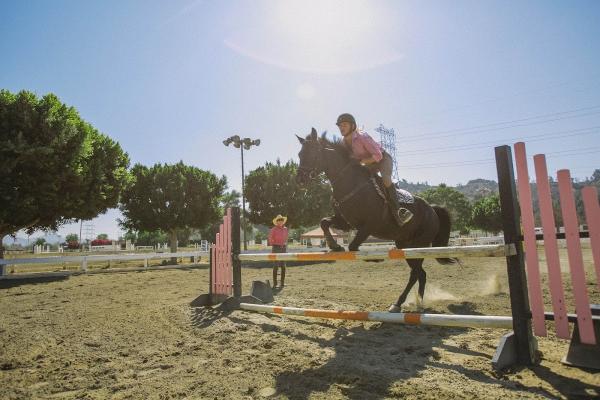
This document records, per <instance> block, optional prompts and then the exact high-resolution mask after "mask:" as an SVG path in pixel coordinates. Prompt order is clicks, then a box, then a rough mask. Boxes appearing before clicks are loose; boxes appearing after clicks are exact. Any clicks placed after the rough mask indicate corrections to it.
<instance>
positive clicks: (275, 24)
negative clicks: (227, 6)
mask: <svg viewBox="0 0 600 400" xmlns="http://www.w3.org/2000/svg"><path fill="white" fill-rule="evenodd" d="M378 4H381V3H378V2H369V1H363V0H327V1H317V0H302V1H298V0H287V1H277V2H273V3H271V4H270V6H269V7H268V9H267V13H266V15H265V16H264V18H261V19H260V20H256V21H253V27H252V28H250V29H245V30H244V32H235V33H234V34H232V36H231V37H229V38H227V39H226V40H225V43H226V45H227V46H229V47H230V48H231V49H233V50H234V51H236V52H238V53H240V54H243V55H245V56H248V57H250V58H253V59H255V60H257V61H260V62H263V63H266V64H270V65H276V66H279V67H282V68H286V69H292V70H298V71H304V72H317V73H339V72H348V71H356V70H363V69H368V68H372V67H375V66H378V65H384V64H388V63H390V62H394V61H397V60H398V59H400V54H399V53H398V52H397V51H395V50H394V49H393V47H392V46H391V45H390V41H389V40H387V39H388V38H386V37H384V35H382V34H381V32H380V30H378V29H377V25H378V24H381V23H383V19H384V18H385V15H384V13H383V12H382V10H381V9H379V8H378Z"/></svg>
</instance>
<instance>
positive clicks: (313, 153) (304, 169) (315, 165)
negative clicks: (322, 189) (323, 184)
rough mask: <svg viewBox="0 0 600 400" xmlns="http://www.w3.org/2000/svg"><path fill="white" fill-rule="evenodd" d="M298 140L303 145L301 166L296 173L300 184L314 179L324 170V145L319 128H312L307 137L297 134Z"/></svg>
mask: <svg viewBox="0 0 600 400" xmlns="http://www.w3.org/2000/svg"><path fill="white" fill-rule="evenodd" d="M296 137H297V138H298V141H299V142H300V144H301V145H302V149H300V153H298V157H299V158H300V166H299V167H298V173H297V174H296V182H298V183H299V184H300V185H303V184H305V183H306V182H308V180H309V179H314V178H316V177H317V175H319V174H320V173H321V172H323V165H322V164H323V163H322V153H323V147H322V145H321V143H320V142H319V136H318V135H317V130H316V129H315V128H312V131H311V132H310V134H309V135H308V136H307V137H306V138H305V139H303V138H301V137H300V136H298V135H296Z"/></svg>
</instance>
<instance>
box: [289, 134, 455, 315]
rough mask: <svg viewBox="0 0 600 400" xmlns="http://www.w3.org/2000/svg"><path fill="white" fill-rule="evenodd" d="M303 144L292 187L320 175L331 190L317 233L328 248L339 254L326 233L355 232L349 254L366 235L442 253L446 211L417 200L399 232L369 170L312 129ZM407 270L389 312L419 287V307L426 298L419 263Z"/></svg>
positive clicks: (446, 233)
mask: <svg viewBox="0 0 600 400" xmlns="http://www.w3.org/2000/svg"><path fill="white" fill-rule="evenodd" d="M297 137H298V140H299V141H300V143H301V144H302V149H301V150H300V153H299V154H298V156H299V157H300V166H299V168H298V174H297V176H296V181H297V182H298V183H299V184H303V183H306V182H307V181H308V179H312V178H315V177H316V176H317V175H319V174H320V173H321V172H324V173H325V175H326V176H327V178H328V179H329V182H331V186H332V188H333V203H334V210H335V215H334V216H332V217H327V218H323V219H322V220H321V228H323V232H324V233H325V239H326V241H327V245H328V246H329V248H330V249H331V250H333V251H343V250H344V248H343V247H341V246H340V245H338V244H337V243H336V242H335V240H334V239H333V237H332V236H331V232H330V231H329V228H330V227H334V228H338V229H342V230H344V231H348V230H350V229H353V228H354V229H356V230H357V232H356V236H355V237H354V239H353V240H352V241H351V242H350V245H349V246H348V250H350V251H357V250H358V247H359V246H360V245H361V243H363V242H364V241H365V240H366V239H367V237H369V235H373V236H375V237H377V238H380V239H384V240H393V241H394V242H395V244H396V247H397V248H399V249H401V248H408V247H430V246H432V245H433V246H435V247H445V246H447V245H448V239H449V237H450V215H449V214H448V210H446V209H445V208H442V207H438V206H430V205H429V204H427V202H426V201H425V200H423V199H421V198H419V197H417V196H415V197H414V203H412V204H406V205H403V206H405V207H407V208H409V209H410V211H412V212H413V214H414V217H413V218H412V220H411V221H410V222H408V223H407V224H406V225H404V226H402V227H398V225H397V224H396V222H395V220H394V218H393V216H392V215H391V213H390V211H389V208H388V206H387V203H386V201H385V200H384V196H382V194H381V191H378V189H377V188H376V187H375V185H373V183H372V175H371V173H370V172H369V170H368V169H367V168H365V167H363V166H362V165H360V163H359V162H358V161H357V160H355V159H353V158H351V157H350V154H349V152H348V150H347V149H346V147H345V145H344V144H343V142H341V141H330V140H328V139H327V138H326V136H325V135H323V136H321V137H319V136H318V135H317V131H316V130H315V129H314V128H313V129H312V132H311V133H310V134H309V135H308V136H307V137H306V138H305V139H302V138H301V137H299V136H297ZM437 261H438V262H439V263H441V264H452V263H454V262H455V260H454V259H450V258H438V259H437ZM407 262H408V265H409V266H410V269H411V271H410V278H409V280H408V283H407V285H406V288H405V289H404V291H403V292H402V294H401V295H400V297H399V298H398V301H397V302H396V303H395V304H393V305H392V306H391V307H390V312H399V311H400V309H401V306H402V304H403V303H404V302H405V301H406V296H407V295H408V293H409V292H410V290H411V289H412V287H413V286H414V284H415V282H417V280H418V281H419V299H417V301H418V303H419V304H418V305H419V306H420V301H421V300H422V298H423V295H424V293H425V283H426V280H427V276H426V274H425V270H424V269H423V259H422V258H420V259H410V260H407Z"/></svg>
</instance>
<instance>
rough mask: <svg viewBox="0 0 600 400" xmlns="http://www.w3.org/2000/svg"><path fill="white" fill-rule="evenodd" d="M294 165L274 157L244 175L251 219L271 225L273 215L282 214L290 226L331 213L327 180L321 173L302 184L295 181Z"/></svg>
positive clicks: (256, 222) (311, 221)
mask: <svg viewBox="0 0 600 400" xmlns="http://www.w3.org/2000/svg"><path fill="white" fill-rule="evenodd" d="M297 169H298V165H297V164H296V163H295V162H293V161H288V162H287V163H286V164H284V165H281V162H280V161H279V160H277V162H276V163H275V164H273V163H270V162H268V163H266V164H265V165H264V166H263V167H259V168H257V169H255V170H253V171H250V173H249V174H248V177H247V178H246V199H248V204H249V206H250V211H249V213H248V219H249V220H250V222H252V223H254V224H262V225H266V226H271V225H273V218H274V217H275V216H276V215H277V214H282V215H287V217H288V224H290V225H292V226H307V225H314V224H316V223H318V222H319V221H320V220H321V218H323V217H324V216H326V215H330V214H331V213H332V209H331V189H330V186H329V184H328V183H327V182H326V181H325V180H324V178H323V177H322V176H320V177H318V178H317V179H316V180H315V181H311V182H310V183H309V184H308V185H307V186H306V187H305V188H301V187H299V186H298V185H297V184H296V171H297Z"/></svg>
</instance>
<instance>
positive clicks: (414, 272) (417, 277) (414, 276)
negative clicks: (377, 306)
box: [389, 258, 427, 312]
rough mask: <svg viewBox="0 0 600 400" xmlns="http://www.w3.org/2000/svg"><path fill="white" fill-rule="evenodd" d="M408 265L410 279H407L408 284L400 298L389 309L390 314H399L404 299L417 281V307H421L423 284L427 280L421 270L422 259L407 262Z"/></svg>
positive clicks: (423, 271)
mask: <svg viewBox="0 0 600 400" xmlns="http://www.w3.org/2000/svg"><path fill="white" fill-rule="evenodd" d="M407 262H408V265H409V266H410V277H409V278H408V283H407V284H406V287H405V288H404V291H403V292H402V294H400V297H398V301H396V303H395V304H392V306H391V307H390V308H389V311H390V312H401V311H402V304H404V302H405V301H406V297H407V296H408V294H409V293H410V291H411V289H412V288H413V286H414V285H415V283H417V281H419V298H418V299H417V307H421V304H420V303H422V299H423V295H424V294H425V282H426V280H427V275H426V274H425V270H424V269H423V259H422V258H421V259H414V260H407Z"/></svg>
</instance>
